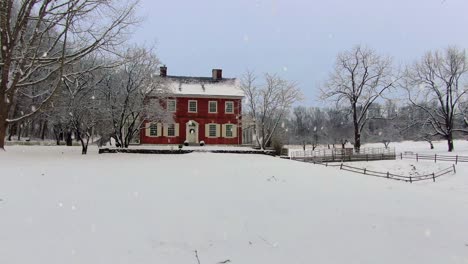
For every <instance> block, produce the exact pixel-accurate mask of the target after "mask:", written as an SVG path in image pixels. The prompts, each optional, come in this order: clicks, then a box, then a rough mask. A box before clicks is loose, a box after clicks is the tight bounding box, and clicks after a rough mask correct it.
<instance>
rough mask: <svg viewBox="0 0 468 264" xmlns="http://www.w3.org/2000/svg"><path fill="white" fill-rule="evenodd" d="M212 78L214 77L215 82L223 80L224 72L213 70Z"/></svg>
mask: <svg viewBox="0 0 468 264" xmlns="http://www.w3.org/2000/svg"><path fill="white" fill-rule="evenodd" d="M212 76H213V80H215V81H217V80H221V79H223V70H221V69H213V71H212Z"/></svg>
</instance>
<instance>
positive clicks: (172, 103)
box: [167, 99, 176, 112]
mask: <svg viewBox="0 0 468 264" xmlns="http://www.w3.org/2000/svg"><path fill="white" fill-rule="evenodd" d="M167 111H168V112H175V111H176V100H175V99H169V100H167Z"/></svg>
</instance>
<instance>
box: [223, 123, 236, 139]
mask: <svg viewBox="0 0 468 264" xmlns="http://www.w3.org/2000/svg"><path fill="white" fill-rule="evenodd" d="M228 126H231V129H234V125H233V124H225V125H224V127H225V128H226V131H225V134H226V138H233V137H234V131H232V130H231V131H229V132H231V135H230V136H228V134H227V133H228Z"/></svg>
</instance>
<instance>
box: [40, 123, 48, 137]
mask: <svg viewBox="0 0 468 264" xmlns="http://www.w3.org/2000/svg"><path fill="white" fill-rule="evenodd" d="M46 131H47V120H44V121H43V123H42V127H41V139H42V140H45V134H46Z"/></svg>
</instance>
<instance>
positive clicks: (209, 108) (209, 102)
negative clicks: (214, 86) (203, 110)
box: [208, 101, 218, 114]
mask: <svg viewBox="0 0 468 264" xmlns="http://www.w3.org/2000/svg"><path fill="white" fill-rule="evenodd" d="M211 103H215V104H216V112H211V111H210V110H211V107H210V104H211ZM208 113H209V114H217V113H218V101H208Z"/></svg>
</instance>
